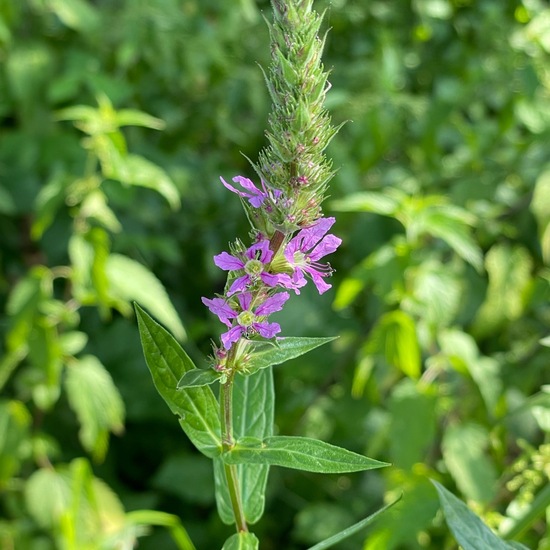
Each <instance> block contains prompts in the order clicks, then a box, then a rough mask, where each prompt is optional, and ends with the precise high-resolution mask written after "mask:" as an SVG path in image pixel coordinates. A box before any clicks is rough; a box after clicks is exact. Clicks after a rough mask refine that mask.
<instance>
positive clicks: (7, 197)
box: [0, 21, 17, 215]
mask: <svg viewBox="0 0 550 550" xmlns="http://www.w3.org/2000/svg"><path fill="white" fill-rule="evenodd" d="M1 24H2V23H1V21H0V25H1ZM16 211H17V209H16V207H15V202H14V200H13V198H12V196H11V194H10V193H8V191H7V190H6V189H5V188H4V187H3V186H2V185H0V214H4V215H13V214H15V212H16Z"/></svg>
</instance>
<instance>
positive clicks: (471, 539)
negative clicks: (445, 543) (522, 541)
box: [432, 480, 527, 550]
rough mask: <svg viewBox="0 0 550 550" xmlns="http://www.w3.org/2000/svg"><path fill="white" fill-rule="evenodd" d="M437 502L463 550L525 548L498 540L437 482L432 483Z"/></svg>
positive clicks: (464, 505)
mask: <svg viewBox="0 0 550 550" xmlns="http://www.w3.org/2000/svg"><path fill="white" fill-rule="evenodd" d="M432 483H433V484H434V485H435V488H436V489H437V492H438V494H439V500H440V502H441V506H442V508H443V512H444V514H445V519H446V520H447V525H448V526H449V528H450V530H451V531H452V533H453V535H454V537H455V539H456V541H457V542H458V543H459V544H460V546H461V547H462V548H463V549H464V550H488V549H489V548H490V549H491V550H511V549H512V548H526V547H524V546H521V545H520V546H518V545H517V543H516V544H515V545H514V546H512V545H510V544H508V543H506V542H504V541H503V540H501V539H499V538H498V537H497V536H496V535H495V534H494V533H493V532H492V531H491V529H489V527H487V526H486V525H485V524H484V523H483V522H482V521H481V519H479V517H478V516H476V514H474V513H473V512H472V511H471V510H470V509H469V508H468V507H467V506H466V504H464V503H463V502H462V501H461V500H459V499H458V498H456V497H455V496H454V495H453V494H452V493H451V492H450V491H448V490H447V489H445V487H443V485H441V484H440V483H438V482H437V481H433V480H432ZM526 550H527V549H526Z"/></svg>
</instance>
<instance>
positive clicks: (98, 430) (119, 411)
mask: <svg viewBox="0 0 550 550" xmlns="http://www.w3.org/2000/svg"><path fill="white" fill-rule="evenodd" d="M65 388H66V390H67V398H68V400H69V404H70V405H71V407H72V409H73V410H74V411H75V412H76V414H77V416H78V421H79V423H80V431H79V436H80V441H81V442H82V445H83V446H84V448H85V449H86V450H88V451H90V452H91V453H92V454H93V455H94V457H96V458H97V459H99V460H102V459H103V458H104V456H105V453H106V452H107V445H108V437H109V432H113V433H117V434H120V433H121V432H122V430H123V428H124V403H123V401H122V398H121V397H120V394H119V392H118V390H117V388H116V386H115V384H114V382H113V379H112V378H111V376H110V374H109V372H108V371H107V370H106V369H105V367H104V366H103V365H102V364H101V363H100V361H99V359H97V357H95V356H93V355H86V356H84V357H82V358H79V359H74V360H73V361H71V363H70V364H69V367H68V369H67V376H66V379H65Z"/></svg>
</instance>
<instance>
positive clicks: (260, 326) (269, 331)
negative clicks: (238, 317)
mask: <svg viewBox="0 0 550 550" xmlns="http://www.w3.org/2000/svg"><path fill="white" fill-rule="evenodd" d="M252 328H254V329H255V330H256V331H257V332H258V333H259V334H261V335H262V336H263V337H264V338H273V337H274V336H275V335H276V334H279V332H281V325H279V323H266V322H263V323H253V324H252Z"/></svg>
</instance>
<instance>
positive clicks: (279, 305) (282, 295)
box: [254, 292, 290, 316]
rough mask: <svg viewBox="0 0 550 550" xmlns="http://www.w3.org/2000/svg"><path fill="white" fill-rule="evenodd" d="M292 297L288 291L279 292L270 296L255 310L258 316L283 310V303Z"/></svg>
mask: <svg viewBox="0 0 550 550" xmlns="http://www.w3.org/2000/svg"><path fill="white" fill-rule="evenodd" d="M289 298H290V294H289V293H288V292H279V293H278V294H275V295H274V296H271V297H270V298H268V299H267V300H266V301H265V302H264V303H263V304H260V305H259V306H258V307H257V308H256V311H255V312H254V313H255V314H256V315H258V316H263V315H269V314H270V313H274V312H275V311H281V309H283V305H284V304H285V302H286V301H287V300H288V299H289Z"/></svg>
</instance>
